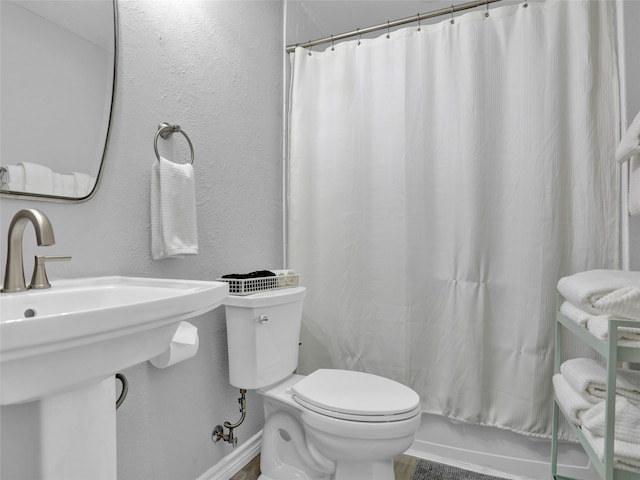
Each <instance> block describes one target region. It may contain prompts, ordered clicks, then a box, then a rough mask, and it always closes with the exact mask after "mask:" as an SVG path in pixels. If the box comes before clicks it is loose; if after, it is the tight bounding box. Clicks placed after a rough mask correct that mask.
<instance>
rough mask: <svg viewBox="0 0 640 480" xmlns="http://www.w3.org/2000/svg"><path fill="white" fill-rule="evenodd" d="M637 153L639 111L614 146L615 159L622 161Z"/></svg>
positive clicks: (639, 125)
mask: <svg viewBox="0 0 640 480" xmlns="http://www.w3.org/2000/svg"><path fill="white" fill-rule="evenodd" d="M638 153H640V112H638V114H637V115H636V118H634V119H633V122H631V125H629V128H627V131H626V132H625V133H624V135H622V139H621V140H620V144H619V145H618V148H616V160H617V161H618V162H620V163H622V162H624V161H625V160H626V159H627V158H629V157H632V156H633V155H636V154H638Z"/></svg>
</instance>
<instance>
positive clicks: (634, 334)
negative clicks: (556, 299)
mask: <svg viewBox="0 0 640 480" xmlns="http://www.w3.org/2000/svg"><path fill="white" fill-rule="evenodd" d="M560 313H562V314H563V315H564V316H565V317H567V318H568V319H570V320H572V321H573V322H575V323H577V324H578V325H580V326H581V327H583V328H585V329H587V330H588V331H589V332H591V334H592V335H593V336H594V337H597V338H600V339H601V340H605V341H606V340H607V338H608V336H609V330H608V329H609V319H610V318H611V315H592V314H590V313H587V312H585V311H584V310H580V309H579V308H578V307H576V306H575V305H573V304H571V303H569V302H562V305H560ZM618 345H620V346H622V347H640V322H639V323H638V328H633V327H618Z"/></svg>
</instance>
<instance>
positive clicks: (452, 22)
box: [451, 5, 456, 25]
mask: <svg viewBox="0 0 640 480" xmlns="http://www.w3.org/2000/svg"><path fill="white" fill-rule="evenodd" d="M454 23H456V19H455V18H453V5H451V25H453V24H454Z"/></svg>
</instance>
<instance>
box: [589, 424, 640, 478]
mask: <svg viewBox="0 0 640 480" xmlns="http://www.w3.org/2000/svg"><path fill="white" fill-rule="evenodd" d="M582 433H584V436H585V437H587V441H588V442H589V444H590V445H591V446H592V447H593V450H594V451H595V452H596V454H597V455H598V457H600V460H601V461H603V459H604V437H600V436H598V435H594V434H593V432H591V431H590V430H589V429H587V428H583V429H582ZM613 466H614V467H616V468H624V469H625V470H631V471H632V472H640V445H639V444H637V443H633V442H625V441H624V440H616V441H615V443H614V444H613Z"/></svg>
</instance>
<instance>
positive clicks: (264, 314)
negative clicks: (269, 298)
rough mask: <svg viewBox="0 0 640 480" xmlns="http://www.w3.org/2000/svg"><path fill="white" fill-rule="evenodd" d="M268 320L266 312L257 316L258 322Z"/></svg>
mask: <svg viewBox="0 0 640 480" xmlns="http://www.w3.org/2000/svg"><path fill="white" fill-rule="evenodd" d="M268 321H269V317H267V314H266V313H263V314H262V315H260V316H259V317H258V322H260V323H265V322H268Z"/></svg>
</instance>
